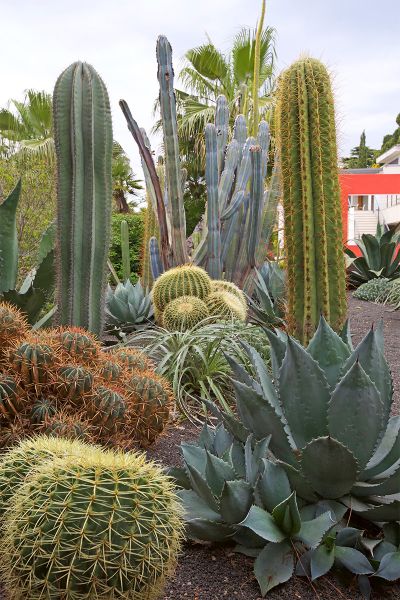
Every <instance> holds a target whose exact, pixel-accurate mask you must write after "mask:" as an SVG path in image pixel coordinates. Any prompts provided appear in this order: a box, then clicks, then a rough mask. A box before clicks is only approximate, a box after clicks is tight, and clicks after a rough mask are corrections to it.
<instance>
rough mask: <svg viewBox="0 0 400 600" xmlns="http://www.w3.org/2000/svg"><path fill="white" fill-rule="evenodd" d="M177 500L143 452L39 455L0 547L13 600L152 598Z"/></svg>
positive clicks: (174, 536)
mask: <svg viewBox="0 0 400 600" xmlns="http://www.w3.org/2000/svg"><path fill="white" fill-rule="evenodd" d="M180 511H181V509H180V505H179V503H178V501H177V499H176V496H175V493H174V491H173V487H172V484H171V482H170V480H169V478H168V477H167V476H166V475H164V474H163V472H162V471H161V469H160V468H159V467H157V466H156V465H154V464H153V463H149V462H146V460H145V458H144V456H142V455H138V454H133V453H128V454H124V453H120V454H117V453H112V452H104V453H99V452H98V451H97V450H95V451H93V452H91V451H89V452H86V454H85V455H82V456H80V457H75V456H69V457H65V458H61V459H57V460H52V461H47V462H45V463H42V464H41V465H40V466H39V468H38V469H37V470H36V472H33V473H31V475H30V476H29V477H28V478H27V480H26V483H24V484H23V486H21V487H20V489H19V491H18V492H17V494H16V495H15V496H14V501H13V503H12V508H10V510H9V511H8V513H7V517H6V526H5V537H4V541H3V544H2V548H1V550H0V563H1V567H2V572H3V580H4V582H5V585H6V587H7V589H8V590H9V591H10V595H11V597H12V598H13V600H22V599H26V598H29V599H30V600H39V598H41V599H42V598H54V599H55V598H64V599H65V600H72V599H73V600H89V599H91V598H93V599H94V598H96V599H97V600H109V599H111V598H115V599H117V598H120V599H125V600H145V599H146V600H154V599H155V598H158V597H159V596H160V594H161V591H162V587H163V584H164V581H165V578H166V576H168V575H169V574H170V573H171V572H172V570H173V568H174V566H175V563H176V557H177V553H178V551H179V547H180V540H181V536H182V524H181V519H180Z"/></svg>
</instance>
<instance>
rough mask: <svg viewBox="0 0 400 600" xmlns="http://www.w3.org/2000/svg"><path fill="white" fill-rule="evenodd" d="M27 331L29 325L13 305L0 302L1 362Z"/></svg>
mask: <svg viewBox="0 0 400 600" xmlns="http://www.w3.org/2000/svg"><path fill="white" fill-rule="evenodd" d="M27 331H28V323H27V321H26V319H25V317H24V316H23V315H22V313H21V312H20V311H19V310H17V309H16V308H15V307H14V306H13V305H12V304H9V303H8V302H0V360H1V359H3V358H5V357H6V353H7V350H9V349H10V348H11V347H12V346H13V345H14V344H15V343H16V342H17V340H19V339H21V338H22V337H24V335H25V334H26V333H27Z"/></svg>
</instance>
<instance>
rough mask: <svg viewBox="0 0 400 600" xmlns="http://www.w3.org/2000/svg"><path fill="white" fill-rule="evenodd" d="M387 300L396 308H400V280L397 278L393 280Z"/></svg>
mask: <svg viewBox="0 0 400 600" xmlns="http://www.w3.org/2000/svg"><path fill="white" fill-rule="evenodd" d="M385 301H386V302H387V303H388V304H392V305H393V307H394V310H398V309H399V308H400V280H397V279H396V280H395V281H392V284H391V287H390V289H389V292H388V294H387V296H386V298H385Z"/></svg>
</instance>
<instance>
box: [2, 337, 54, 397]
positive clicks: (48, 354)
mask: <svg viewBox="0 0 400 600" xmlns="http://www.w3.org/2000/svg"><path fill="white" fill-rule="evenodd" d="M54 360H55V356H54V351H53V348H52V347H51V345H50V340H49V339H47V337H46V336H43V335H42V336H40V335H35V334H29V335H27V336H26V337H25V339H24V340H21V341H20V342H17V344H16V345H15V346H14V347H13V348H11V349H10V350H9V352H8V361H9V365H10V368H11V369H12V370H13V371H14V373H17V374H18V376H19V377H20V378H21V381H22V382H23V383H24V384H25V385H26V386H28V387H30V386H34V387H35V389H37V388H38V387H40V386H41V385H43V384H45V383H47V381H48V380H49V376H50V369H51V368H52V366H53V365H54Z"/></svg>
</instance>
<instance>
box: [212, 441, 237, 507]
mask: <svg viewBox="0 0 400 600" xmlns="http://www.w3.org/2000/svg"><path fill="white" fill-rule="evenodd" d="M206 454H207V464H206V473H205V474H206V481H207V484H208V485H209V487H210V488H211V491H212V493H213V494H214V496H216V497H217V498H219V497H220V495H221V492H222V489H223V487H224V485H225V481H232V480H233V479H235V472H234V470H233V468H232V467H231V465H230V464H229V463H227V462H225V461H224V460H222V459H221V458H218V457H217V456H214V455H213V454H210V452H208V451H207V450H206Z"/></svg>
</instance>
